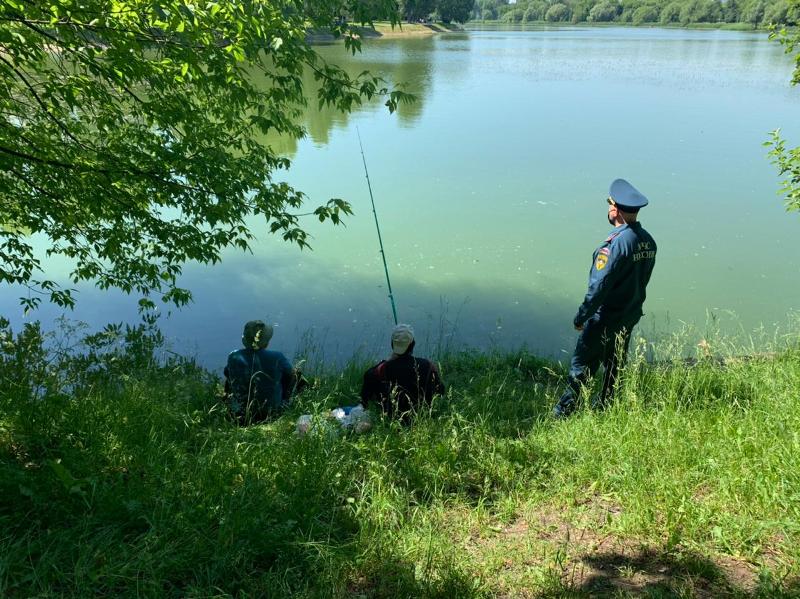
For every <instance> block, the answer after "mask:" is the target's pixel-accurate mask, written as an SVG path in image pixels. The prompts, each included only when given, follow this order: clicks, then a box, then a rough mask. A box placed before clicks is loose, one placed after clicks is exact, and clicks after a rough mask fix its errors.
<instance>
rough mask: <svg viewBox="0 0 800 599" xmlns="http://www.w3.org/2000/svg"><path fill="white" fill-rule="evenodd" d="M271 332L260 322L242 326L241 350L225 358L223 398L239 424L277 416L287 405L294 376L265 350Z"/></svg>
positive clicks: (274, 354) (282, 358)
mask: <svg viewBox="0 0 800 599" xmlns="http://www.w3.org/2000/svg"><path fill="white" fill-rule="evenodd" d="M272 334H273V329H272V327H271V326H270V325H268V324H264V323H263V322H262V321H260V320H251V321H250V322H248V323H247V324H245V325H244V332H243V333H242V344H244V348H243V349H238V350H236V351H232V352H231V353H230V355H228V365H227V366H226V367H225V398H226V400H227V402H228V406H229V407H230V410H231V412H232V413H233V415H234V416H235V417H236V419H237V420H238V421H239V423H240V424H251V423H254V422H259V421H262V420H265V419H266V418H268V417H270V416H275V415H277V414H279V413H280V412H281V411H282V410H283V409H284V408H286V406H288V405H289V402H290V401H291V397H292V392H293V391H294V388H295V385H296V383H297V378H298V377H297V373H296V372H295V371H294V369H293V368H292V365H291V364H290V363H289V360H287V359H286V356H284V355H283V354H282V353H281V352H277V351H271V350H268V349H267V346H268V345H269V341H270V339H272Z"/></svg>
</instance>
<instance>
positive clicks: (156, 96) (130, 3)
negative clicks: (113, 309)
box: [0, 0, 409, 308]
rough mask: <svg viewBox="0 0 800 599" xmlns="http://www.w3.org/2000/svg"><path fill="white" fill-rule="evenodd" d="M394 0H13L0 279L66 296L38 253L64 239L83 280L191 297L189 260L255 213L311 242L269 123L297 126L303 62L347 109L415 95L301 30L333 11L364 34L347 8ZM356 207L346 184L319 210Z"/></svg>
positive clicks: (55, 249) (249, 234)
mask: <svg viewBox="0 0 800 599" xmlns="http://www.w3.org/2000/svg"><path fill="white" fill-rule="evenodd" d="M393 10H394V9H393V4H392V2H391V1H390V0H373V1H372V2H371V3H370V4H363V3H361V2H360V0H307V1H305V2H303V3H293V2H289V3H275V2H271V1H269V0H241V1H233V0H199V1H198V2H196V3H186V2H184V0H163V1H162V2H158V3H154V2H147V1H145V0H114V2H105V1H103V0H43V1H42V2H32V1H30V0H4V2H3V3H2V4H1V5H0V72H1V73H2V86H0V225H1V226H0V282H2V283H8V284H18V285H22V286H25V287H27V288H28V289H29V290H30V292H31V293H32V294H33V295H32V296H31V297H29V298H23V299H22V300H21V301H22V303H23V304H24V305H25V307H26V308H30V307H34V306H36V305H37V304H38V303H39V301H40V299H41V298H49V299H50V300H51V301H53V302H55V303H57V304H60V305H65V306H69V305H72V304H74V301H75V299H74V296H73V293H72V290H70V289H69V288H61V287H59V286H58V285H57V284H56V283H55V282H53V281H52V280H48V279H47V277H46V273H44V272H43V269H44V266H43V263H42V260H43V259H44V258H45V257H46V258H51V257H53V256H61V257H63V258H66V259H67V260H68V261H70V263H71V267H70V268H71V271H70V279H71V280H72V282H73V283H77V282H79V281H87V280H88V281H94V282H95V283H96V284H97V285H98V286H99V287H100V288H103V289H105V288H109V287H116V288H119V289H122V290H123V291H126V292H128V293H137V294H141V296H143V297H142V300H141V302H140V304H141V305H142V306H143V307H148V306H152V305H153V301H152V297H153V296H156V295H161V297H162V299H163V300H164V301H170V302H173V303H175V304H177V305H181V304H184V303H186V302H187V301H189V299H190V298H191V295H190V293H189V291H188V290H186V289H182V288H180V287H179V286H178V277H179V275H180V274H181V271H182V267H183V266H184V265H185V264H186V263H187V262H189V261H196V262H200V263H216V262H218V261H219V260H220V255H221V252H222V250H223V249H225V248H228V247H237V248H241V249H243V250H247V249H248V248H249V246H250V243H251V241H252V240H253V239H254V236H255V233H254V230H255V229H254V227H256V226H257V227H259V228H260V227H264V228H265V229H266V230H269V231H270V232H272V233H276V234H280V235H281V236H282V237H283V239H284V240H286V241H289V242H293V243H296V244H298V245H299V246H300V247H301V248H302V247H307V246H308V237H307V234H306V232H305V231H304V230H303V229H302V227H301V223H300V220H299V218H300V216H299V215H298V214H297V209H298V208H299V207H300V206H301V205H302V204H303V203H304V200H305V196H304V195H303V194H302V193H301V192H300V191H297V190H295V189H293V188H292V187H290V186H289V185H287V184H285V183H282V182H279V181H276V180H275V179H274V178H273V177H274V173H275V171H276V170H279V169H284V168H288V167H289V161H288V160H287V159H285V158H283V157H281V156H279V155H278V154H277V153H276V152H275V151H273V149H272V148H271V147H270V145H269V144H268V142H267V141H266V135H267V134H268V133H270V134H271V133H280V134H283V135H286V136H290V137H293V138H299V137H301V136H302V135H303V133H304V132H303V129H302V127H301V126H299V125H297V124H296V122H297V121H296V120H295V117H296V116H297V115H298V114H299V113H300V111H301V109H302V107H303V106H304V104H305V102H306V101H307V100H306V96H305V93H304V89H303V84H302V76H303V73H304V70H305V69H310V70H311V71H313V73H314V77H315V79H316V80H317V82H318V85H319V91H318V97H317V98H316V99H315V100H316V101H318V102H320V103H321V104H329V105H333V106H336V107H338V108H339V109H342V110H349V109H351V108H352V107H353V106H355V105H357V104H359V103H360V102H362V101H363V100H365V99H367V98H371V97H375V96H377V95H383V96H385V97H386V104H387V106H388V108H389V110H390V111H392V110H394V109H395V108H396V107H397V105H398V102H402V101H407V100H409V96H408V95H407V94H405V93H403V92H402V91H401V90H397V89H394V90H390V89H389V88H388V87H387V86H386V85H385V84H384V82H383V81H382V80H380V79H378V78H376V77H373V76H371V75H369V74H368V73H362V74H361V75H359V76H357V77H351V76H349V75H347V74H346V73H345V72H344V71H342V70H341V69H340V68H338V67H336V66H333V65H330V64H327V63H326V62H324V61H323V60H322V59H321V57H320V56H319V55H318V54H317V53H316V52H315V51H314V49H313V48H312V47H311V46H310V45H309V42H308V41H307V39H306V36H307V29H308V28H309V27H314V28H321V27H327V28H330V30H331V31H333V32H334V34H335V35H337V36H339V37H343V38H344V42H345V45H346V46H347V47H348V48H349V49H350V50H351V51H353V52H356V51H359V50H360V42H359V39H358V37H357V36H356V34H355V28H354V26H353V25H352V23H351V22H349V21H347V20H346V19H343V18H342V17H341V15H345V14H347V15H351V16H352V19H353V21H355V22H360V23H366V22H369V21H370V19H372V18H376V17H379V16H383V17H388V18H391V19H392V20H393V21H394V20H395V15H394V12H393ZM349 213H350V207H349V205H348V204H347V203H346V202H344V201H342V200H339V199H334V200H331V201H329V202H328V203H327V204H325V205H322V206H319V207H318V208H316V209H314V210H313V215H314V216H315V217H316V218H318V219H319V220H321V221H324V220H330V221H332V222H334V223H338V222H339V221H340V219H341V218H342V217H343V216H344V215H346V214H349ZM253 217H256V218H257V220H254V219H253ZM255 222H261V223H263V224H262V225H254V224H253V223H255ZM34 238H35V239H38V240H44V241H43V243H45V246H44V252H43V253H42V252H40V251H37V250H35V249H34V244H33V241H32V240H33V239H34ZM37 243H38V242H37Z"/></svg>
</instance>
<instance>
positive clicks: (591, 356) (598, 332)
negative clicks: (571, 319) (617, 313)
mask: <svg viewBox="0 0 800 599" xmlns="http://www.w3.org/2000/svg"><path fill="white" fill-rule="evenodd" d="M636 322H637V321H633V322H602V321H601V320H600V318H599V317H598V316H597V315H595V316H593V317H592V318H590V319H589V320H588V321H586V324H585V325H584V327H583V330H582V331H581V334H580V336H579V337H578V342H577V344H576V345H575V353H573V354H572V361H571V362H570V366H569V376H568V378H567V389H566V391H564V394H563V395H562V396H561V398H560V399H559V400H558V403H557V404H556V407H555V414H556V416H568V415H569V414H571V413H572V412H574V411H575V409H576V408H577V407H578V401H579V398H580V393H581V389H582V388H583V387H584V386H585V385H586V383H587V382H588V381H589V379H590V378H591V377H593V376H594V375H595V373H596V372H597V370H598V369H599V368H600V366H602V367H603V370H604V373H603V388H602V390H601V391H600V395H599V397H598V398H597V399H596V400H595V401H594V402H593V406H592V407H595V408H600V409H602V408H605V407H606V406H607V405H608V403H609V402H610V401H611V397H612V395H613V393H614V386H615V385H616V383H617V378H618V376H619V369H620V368H622V367H623V366H624V365H625V358H626V356H627V354H628V346H629V345H630V342H631V330H632V329H633V327H634V326H635V325H636Z"/></svg>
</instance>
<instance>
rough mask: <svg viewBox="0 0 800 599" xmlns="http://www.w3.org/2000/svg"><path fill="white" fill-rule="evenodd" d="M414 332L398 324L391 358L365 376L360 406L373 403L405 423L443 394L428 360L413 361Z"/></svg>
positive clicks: (434, 369) (433, 366) (436, 370)
mask: <svg viewBox="0 0 800 599" xmlns="http://www.w3.org/2000/svg"><path fill="white" fill-rule="evenodd" d="M414 344H415V342H414V330H413V329H412V328H411V327H410V326H409V325H407V324H399V325H397V326H396V327H395V328H394V330H393V331H392V355H391V357H390V358H389V359H388V360H382V361H381V362H379V363H378V364H376V365H375V366H373V367H372V368H370V369H369V370H367V372H366V373H364V384H363V385H362V387H361V404H362V405H363V406H364V407H367V405H368V404H369V402H371V401H376V402H377V403H378V404H379V405H380V407H381V409H382V410H383V411H384V413H386V414H387V415H389V416H398V417H400V418H403V419H405V418H406V417H407V415H408V414H410V413H413V412H415V411H416V410H418V409H419V408H420V407H422V406H423V404H424V405H430V403H431V399H432V398H433V396H434V395H435V394H439V395H441V394H443V393H444V384H443V383H442V379H441V376H440V375H439V370H438V369H437V368H436V365H435V364H434V363H433V362H431V361H430V360H425V359H424V358H415V357H414V356H413V355H412V352H413V351H414Z"/></svg>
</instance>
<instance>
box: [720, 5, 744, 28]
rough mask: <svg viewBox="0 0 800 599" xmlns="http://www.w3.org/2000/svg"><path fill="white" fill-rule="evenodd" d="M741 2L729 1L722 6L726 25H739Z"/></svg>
mask: <svg viewBox="0 0 800 599" xmlns="http://www.w3.org/2000/svg"><path fill="white" fill-rule="evenodd" d="M739 10H740V8H739V2H737V0H727V1H726V2H725V3H724V4H723V5H722V20H723V21H725V22H726V23H737V22H738V21H739Z"/></svg>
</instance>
